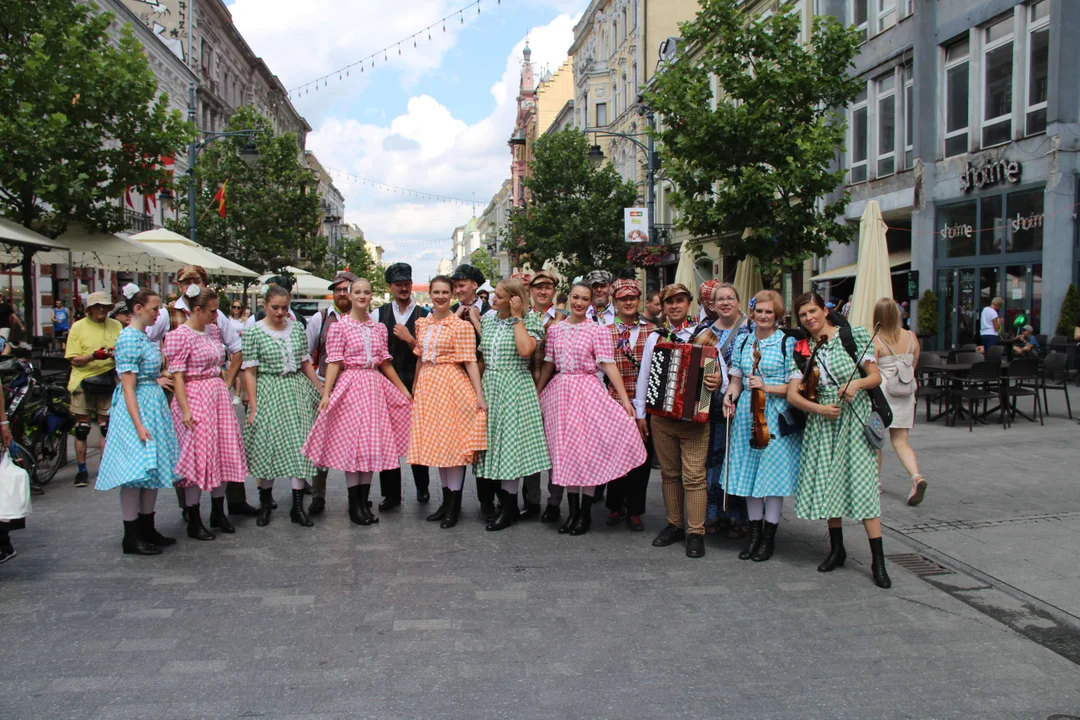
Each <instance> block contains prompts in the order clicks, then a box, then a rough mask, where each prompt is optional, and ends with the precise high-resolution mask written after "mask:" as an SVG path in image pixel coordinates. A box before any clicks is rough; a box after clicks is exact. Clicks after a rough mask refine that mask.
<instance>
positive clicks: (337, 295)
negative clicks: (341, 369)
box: [305, 270, 357, 515]
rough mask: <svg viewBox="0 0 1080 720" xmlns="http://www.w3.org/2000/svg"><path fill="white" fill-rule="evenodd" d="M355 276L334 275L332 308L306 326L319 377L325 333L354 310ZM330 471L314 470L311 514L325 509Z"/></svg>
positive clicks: (322, 370) (322, 372)
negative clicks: (352, 290) (352, 293)
mask: <svg viewBox="0 0 1080 720" xmlns="http://www.w3.org/2000/svg"><path fill="white" fill-rule="evenodd" d="M356 279H357V277H356V275H353V274H352V273H351V272H349V271H348V270H342V271H341V272H339V273H338V274H337V275H335V276H334V280H333V282H331V283H330V286H329V290H330V291H331V292H332V293H334V305H333V307H328V308H324V309H322V310H320V311H319V312H317V313H315V314H314V315H312V316H311V320H309V321H308V324H307V327H306V328H305V331H306V332H307V342H308V352H310V353H311V357H312V358H313V359H314V361H315V367H316V371H315V374H316V375H318V376H319V380H325V379H326V365H327V363H326V336H327V334H328V333H329V332H330V326H331V325H333V324H334V323H336V322H337V321H338V320H340V319H341V316H342V315H348V314H349V312H350V311H351V310H352V301H351V300H349V289H350V288H351V287H352V284H353V281H354V280H356ZM327 471H328V469H327V468H322V467H321V468H316V469H315V477H314V479H312V481H311V506H310V507H308V515H318V514H320V513H322V511H323V510H325V509H326V474H327Z"/></svg>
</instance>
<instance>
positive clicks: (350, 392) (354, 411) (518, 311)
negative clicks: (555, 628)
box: [96, 263, 890, 588]
mask: <svg viewBox="0 0 1080 720" xmlns="http://www.w3.org/2000/svg"><path fill="white" fill-rule="evenodd" d="M411 272H412V271H411V268H410V267H409V266H408V265H406V264H404V263H397V264H394V265H392V266H390V267H389V268H388V269H387V270H386V276H385V279H386V281H387V283H388V284H389V286H390V289H391V293H392V294H393V300H392V301H391V302H390V303H387V304H385V305H383V306H382V307H381V308H379V309H378V311H375V310H373V309H372V308H371V301H372V288H371V284H370V282H369V281H368V280H366V279H364V278H357V277H356V276H354V275H353V274H351V273H349V272H348V271H345V272H341V273H338V275H337V276H336V277H335V278H334V281H333V283H332V284H331V286H330V289H331V290H332V291H333V298H334V305H333V307H331V308H328V309H327V310H323V311H321V312H320V313H318V314H317V315H315V316H313V317H312V318H310V319H308V320H307V321H306V326H305V322H304V321H303V320H302V319H300V318H294V317H293V316H292V314H291V313H290V310H289V303H290V299H291V296H290V293H289V290H288V289H287V288H286V287H282V286H280V285H269V286H268V287H266V288H264V290H263V313H260V314H261V315H262V317H261V319H258V320H257V321H255V322H254V324H253V325H251V326H249V327H247V328H246V329H245V330H244V331H243V332H242V338H241V348H240V352H239V354H234V353H230V352H227V350H229V348H228V347H227V345H228V343H226V342H225V341H223V337H222V331H221V329H220V323H221V322H225V321H224V320H223V316H222V315H221V314H220V313H219V312H218V296H217V294H216V293H215V292H213V291H212V290H210V289H208V288H206V287H205V285H206V280H207V278H206V276H205V271H202V269H201V268H197V269H195V270H194V271H192V272H188V273H184V272H182V273H181V274H180V275H178V280H181V279H182V280H181V282H180V289H181V300H178V301H177V302H176V303H174V304H172V305H171V306H169V307H168V308H164V307H162V305H161V300H160V298H159V297H158V296H157V295H156V294H155V293H154V292H153V291H151V290H146V289H138V288H134V287H133V286H129V288H128V289H127V290H128V292H125V294H126V295H128V301H127V304H128V306H129V307H130V309H131V310H132V320H131V324H130V325H129V326H128V327H127V328H125V329H124V330H123V331H122V332H121V333H120V336H119V339H118V340H117V342H116V347H115V363H116V372H117V373H118V374H119V377H120V384H119V385H118V387H117V388H116V390H115V393H114V401H113V411H112V417H113V420H112V422H111V431H110V434H109V439H108V443H107V445H106V447H105V449H104V452H103V458H102V461H101V465H100V469H99V472H98V478H97V482H96V487H97V488H98V489H102V490H107V489H111V488H119V489H120V496H121V509H122V513H123V520H124V539H123V542H122V548H123V551H124V552H125V553H134V554H159V553H160V552H161V548H162V547H163V546H166V545H171V544H173V543H174V542H175V540H174V539H172V538H167V537H164V536H162V535H161V533H159V532H158V531H157V530H156V529H155V524H154V508H155V500H156V493H157V490H159V489H166V488H169V487H176V488H177V492H178V496H180V498H181V505H182V507H183V508H184V515H185V517H186V520H187V534H188V536H189V537H191V538H194V539H196V540H213V539H214V537H215V535H214V533H213V532H212V530H217V531H220V532H225V533H231V532H235V528H234V526H233V525H232V523H231V522H230V520H229V514H230V513H231V514H236V512H243V513H245V514H247V512H248V509H247V508H248V506H247V505H246V502H245V501H244V500H243V497H242V493H243V482H244V479H245V477H246V476H247V475H248V474H251V475H253V476H254V477H255V478H256V479H257V485H258V491H259V505H258V508H257V509H253V510H252V512H254V514H256V515H257V520H256V524H257V525H259V526H265V525H266V524H268V523H269V522H270V521H271V517H272V511H273V509H274V507H276V506H275V502H274V497H273V494H272V490H273V487H274V482H275V480H276V479H279V478H282V479H283V478H287V479H288V481H289V484H290V489H291V491H292V498H291V500H292V502H291V507H290V511H289V516H290V519H291V521H292V522H293V523H296V524H298V525H301V526H304V527H310V526H312V525H313V524H314V522H313V521H312V519H311V517H312V516H315V515H318V514H319V513H321V512H323V511H324V509H325V500H324V497H325V482H326V469H327V468H330V469H334V470H338V471H341V472H344V474H345V481H346V487H347V490H348V515H349V518H350V520H351V521H352V522H353V523H355V524H357V525H362V526H363V525H371V524H373V523H377V522H378V520H379V518H378V516H377V515H376V514H375V513H374V512H373V510H372V502H371V500H370V493H371V485H372V480H373V476H374V474H375V473H379V474H380V485H381V489H382V494H383V496H384V499H383V501H382V502H381V503H380V504H379V506H378V508H379V510H380V511H382V512H385V511H387V510H390V509H392V508H394V507H395V506H397V505H400V504H401V492H402V491H401V470H400V463H401V462H402V459H403V458H404V459H405V461H406V462H408V463H409V464H410V465H411V466H412V469H413V472H412V474H413V477H414V480H415V482H416V490H417V498H418V500H419V501H420V502H426V501H427V500H428V498H429V491H428V468H436V469H437V471H438V475H439V480H440V484H441V501H440V503H439V506H438V508H437V509H436V510H435V511H434V512H433V513H432V514H431V515H429V516H428V517H427V519H428V520H429V521H432V522H438V523H439V525H440V527H442V528H452V527H454V526H455V525H456V524H457V523H458V522H459V518H460V515H461V505H462V488H463V484H464V479H465V472H466V468H467V467H468V466H470V465H471V466H472V467H473V470H474V474H475V476H476V483H477V495H478V498H479V500H480V505H481V513H482V515H483V517H484V519H485V521H486V528H487V530H490V531H500V530H503V529H505V528H508V527H510V526H511V525H513V524H515V523H516V522H518V521H519V520H520V519H521V518H522V517H535V516H540V519H541V520H542V521H544V522H557V521H558V520H559V519H560V518H561V515H562V511H561V500H562V497H563V495H566V497H567V506H568V510H569V512H568V514H567V517H566V518H565V520H564V521H563V522H562V523H561V524H560V526H559V528H558V531H559V533H561V534H568V535H574V536H579V535H583V534H585V533H587V532H588V531H589V529H590V526H591V523H592V505H593V504H594V502H597V501H599V500H600V499H601V498H600V496H601V494H603V493H605V492H606V495H607V500H606V503H605V504H606V507H607V509H608V511H609V514H608V523H609V524H611V525H616V524H620V523H622V522H624V521H625V522H626V524H627V525H628V527H629V528H630V529H631V530H632V531H642V530H643V529H644V524H643V522H642V515H643V514H644V511H645V499H646V490H647V486H648V478H649V473H650V456H651V455H652V454H653V453H654V452H655V455H656V456H657V458H658V459H659V465H660V473H661V477H662V485H661V491H662V495H663V500H664V508H665V512H666V520H667V523H666V525H665V527H663V528H662V529H661V530H660V532H659V534H658V535H657V536H656V538H655V539H654V540H653V543H652V544H653V545H654V546H658V547H665V546H670V545H673V544H676V543H680V544H684V545H685V552H686V555H687V556H688V557H691V558H698V557H702V556H703V555H704V553H705V544H704V537H705V532H706V521H707V518H708V517H710V516H716V515H718V514H719V515H724V516H727V517H732V518H737V517H738V516H739V515H740V514H741V513H745V518H746V519H747V521H748V522H747V524H748V526H749V531H748V533H747V537H748V540H747V544H746V547H745V548H744V549H743V551H742V552H741V553H740V555H739V557H740V558H742V559H749V560H752V561H755V562H763V561H766V560H768V559H769V558H770V557H771V556H772V555H773V553H774V550H775V541H776V534H777V528H778V526H779V524H780V516H781V509H782V507H783V504H784V501H785V498H788V497H791V496H794V508H795V513H796V515H797V516H798V517H800V518H806V519H824V520H827V521H828V527H829V537H830V545H831V547H830V550H829V553H828V555H827V557H826V558H825V560H824V562H822V563H821V565H820V566H819V567H818V570H819V571H821V572H829V571H832V570H834V569H836V568H837V567H841V566H843V565H844V562H845V559H846V555H847V554H846V550H845V547H844V541H843V534H842V530H841V519H842V518H843V517H849V518H854V519H856V520H860V521H862V523H863V525H864V526H865V529H866V533H867V536H868V538H869V542H870V549H871V554H872V564H871V569H872V574H873V579H874V582H875V583H876V584H877V585H878V586H880V587H883V588H887V587H889V586H890V580H889V576H888V574H887V572H886V567H885V559H884V554H883V550H882V545H881V528H880V521H879V517H880V514H881V503H880V497H879V486H878V466H877V459H876V450H875V448H873V447H872V446H871V445H870V444H869V443H868V442H867V439H866V438H865V436H864V429H863V425H864V421H865V418H866V417H867V415H868V414H869V413H870V406H871V402H870V399H869V397H868V394H867V391H869V390H870V389H872V388H874V387H876V386H877V385H878V384H879V383H880V381H881V376H880V374H879V372H878V370H877V367H876V363H875V354H874V351H873V349H872V347H871V345H872V343H871V341H870V336H869V334H868V333H867V332H866V331H865V330H864V329H863V328H861V327H847V326H846V323H842V322H838V321H837V320H838V318H837V316H836V315H834V314H830V313H829V312H827V310H826V307H825V303H824V301H823V300H822V299H821V297H819V296H817V295H816V294H813V293H806V294H804V295H802V296H800V297H799V298H798V299H797V300H796V301H795V307H794V308H793V309H794V314H795V317H796V318H797V319H798V323H799V326H800V328H801V330H802V332H803V335H804V337H803V339H802V340H798V339H797V338H796V337H795V336H794V334H789V333H788V332H785V331H784V330H783V329H782V328H781V322H782V319H783V317H784V311H785V308H784V302H783V300H782V298H781V297H780V295H779V294H777V293H776V292H774V291H771V290H765V291H762V292H760V293H758V294H757V295H756V296H755V297H754V298H753V301H752V302H751V303H750V307H751V308H752V310H751V313H752V314H751V316H749V317H748V316H747V315H745V314H744V313H743V312H742V310H741V302H740V298H739V297H738V294H737V292H736V290H735V288H734V287H733V286H732V285H731V284H729V283H718V282H715V281H709V282H708V283H705V284H703V285H702V287H701V288H699V289H698V290H699V293H698V295H699V300H700V303H701V306H702V310H701V313H700V314H698V315H697V316H692V314H691V304H692V299H693V298H692V296H691V291H690V290H689V289H688V288H687V287H685V286H684V285H681V284H672V285H668V286H666V287H664V288H663V290H662V291H661V293H660V301H661V303H662V308H663V317H662V322H661V323H660V324H659V325H656V324H653V323H652V322H650V321H649V320H646V319H645V318H644V317H643V316H642V315H641V314H640V312H639V310H640V307H641V300H642V292H641V288H640V287H639V286H638V283H637V282H636V281H635V280H632V279H618V280H616V279H615V278H614V277H613V276H612V275H611V274H610V273H608V272H607V271H603V270H597V271H593V272H591V273H589V274H587V275H586V276H585V277H584V278H582V279H579V280H578V281H576V282H574V283H573V284H572V287H571V288H570V291H569V294H568V299H567V302H566V311H567V314H566V316H565V319H562V315H561V314H559V313H556V311H555V308H554V304H553V300H554V296H555V291H556V288H557V285H558V279H557V278H556V277H555V276H554V275H553V274H552V273H550V272H548V271H540V272H537V273H535V274H525V275H515V276H514V277H512V278H509V279H506V280H503V281H501V282H499V283H498V285H497V287H496V288H495V291H494V293H493V295H492V296H491V303H490V305H488V303H487V302H485V301H484V300H482V299H480V298H478V297H477V295H476V291H477V288H478V287H479V285H481V284H483V282H484V277H483V275H482V274H481V273H480V271H479V270H477V269H476V268H474V267H472V266H470V265H461V266H459V267H458V268H457V269H456V270H455V272H454V274H453V275H452V276H449V277H448V276H438V277H435V278H433V279H432V280H431V282H430V290H429V292H430V301H431V310H430V311H428V310H427V309H425V308H423V307H420V306H418V305H417V304H416V303H415V302H414V301H413V298H412V277H411ZM455 299H456V302H455ZM181 301H182V302H181ZM162 318H165V319H164V320H163V319H162ZM163 326H164V327H168V328H171V329H169V330H168V331H167V332H166V333H165V334H164V337H163V342H162V347H161V348H159V347H158V343H157V342H155V340H154V329H155V328H159V327H163ZM658 343H682V344H687V345H693V344H697V345H706V346H712V347H715V348H716V350H717V362H716V369H715V371H713V372H708V373H706V374H705V375H704V377H703V379H702V384H703V386H704V388H705V390H706V391H708V392H710V393H711V394H712V398H713V399H712V402H711V408H710V413H709V420H708V422H688V421H685V420H680V419H675V418H672V417H663V416H661V415H660V414H654V413H653V411H652V409H651V407H650V401H649V400H648V398H647V394H648V393H647V386H648V384H649V378H650V369H651V366H652V363H653V358H654V357H655V356H656V355H657V344H658ZM852 345H854V347H855V348H856V350H854V351H853V350H852ZM665 347H667V346H665ZM230 354H231V355H232V357H231V359H230V361H229V363H228V370H227V372H224V373H223V368H224V367H225V366H226V360H227V359H228V356H229V355H230ZM163 369H164V374H163ZM237 373H242V382H243V387H244V389H245V394H246V397H247V401H246V402H247V412H246V422H240V421H239V420H238V418H237V414H236V411H235V410H234V406H233V398H232V394H231V392H230V390H229V388H230V386H231V384H232V380H233V379H234V378H235V377H236V374H237ZM165 378H169V379H171V382H168V381H166V379H165ZM808 380H812V381H813V382H808ZM809 385H812V386H813V390H811V391H809V392H808V388H807V386H809ZM170 386H171V392H172V399H171V402H170V401H169V400H168V398H167V393H166V391H167V389H168V388H169V387H170ZM755 394H756V395H757V397H756V398H754V401H753V402H751V396H752V395H755ZM762 425H764V427H765V430H766V431H767V435H768V436H770V437H771V439H769V440H768V442H767V443H766V444H765V445H764V446H762V444H761V442H760V437H759V434H760V433H761V431H762V428H761V426H762ZM545 472H546V473H547V474H548V479H549V482H548V485H547V488H548V501H547V507H546V508H543V509H542V505H541V500H542V496H541V479H542V475H543V474H544V473H545ZM320 480H321V482H320ZM309 481H312V483H311V484H312V486H313V487H312V490H311V492H313V493H314V495H313V498H312V501H311V505H310V506H309V507H308V508H305V507H304V495H305V488H306V487H307V484H308V482H309ZM320 486H321V487H320ZM710 486H712V487H713V488H719V493H717V492H715V490H714V491H713V492H710ZM227 487H237V489H238V490H239V493H240V495H238V496H236V498H235V502H234V498H232V497H230V498H229V503H228V509H229V513H227V512H226V506H225V502H226V488H227ZM567 489H569V492H567ZM202 492H209V493H210V495H211V514H210V528H209V529H208V528H207V527H205V526H204V525H203V522H202V519H201V517H200V511H199V500H200V495H201V493H202ZM519 494H520V495H521V496H522V500H523V505H522V504H519Z"/></svg>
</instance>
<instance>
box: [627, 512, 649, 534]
mask: <svg viewBox="0 0 1080 720" xmlns="http://www.w3.org/2000/svg"><path fill="white" fill-rule="evenodd" d="M626 524H627V525H629V526H630V531H631V532H642V531H643V530H644V529H645V523H643V522H641V517H640V516H638V515H631V516H630V517H628V518H626Z"/></svg>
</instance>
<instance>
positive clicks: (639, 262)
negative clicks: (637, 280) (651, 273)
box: [626, 244, 671, 268]
mask: <svg viewBox="0 0 1080 720" xmlns="http://www.w3.org/2000/svg"><path fill="white" fill-rule="evenodd" d="M670 250H671V249H670V248H669V247H668V246H667V245H644V244H640V245H632V246H631V247H630V249H629V250H628V251H627V253H626V261H627V262H628V263H630V264H631V265H633V266H634V267H640V268H648V267H655V266H657V265H659V264H660V263H661V262H662V261H663V260H664V257H665V256H666V255H667V254H668V253H669V252H670Z"/></svg>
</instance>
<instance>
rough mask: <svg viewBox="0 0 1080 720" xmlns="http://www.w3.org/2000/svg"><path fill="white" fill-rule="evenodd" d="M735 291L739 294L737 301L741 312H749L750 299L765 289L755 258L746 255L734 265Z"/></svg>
mask: <svg viewBox="0 0 1080 720" xmlns="http://www.w3.org/2000/svg"><path fill="white" fill-rule="evenodd" d="M732 284H733V285H735V292H736V293H738V295H739V302H740V304H741V306H742V309H743V312H745V313H747V314H748V315H749V314H750V312H749V307H750V299H751V298H752V297H754V296H755V295H757V294H758V293H759V292H761V291H762V290H764V289H765V284H764V283H763V282H761V271H760V270H758V263H757V258H756V257H754V256H753V255H747V256H746V257H744V258H743V259H742V260H740V261H739V264H738V265H736V266H735V282H734V283H732Z"/></svg>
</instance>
